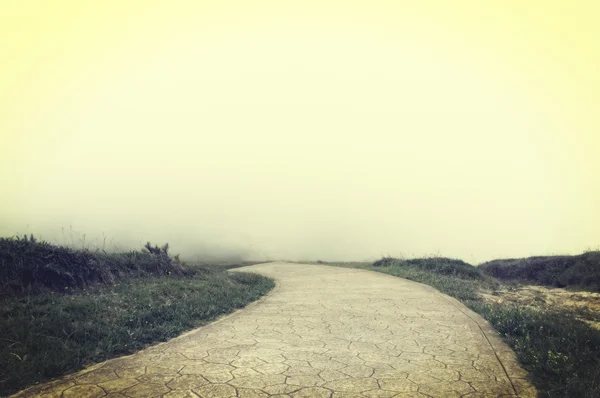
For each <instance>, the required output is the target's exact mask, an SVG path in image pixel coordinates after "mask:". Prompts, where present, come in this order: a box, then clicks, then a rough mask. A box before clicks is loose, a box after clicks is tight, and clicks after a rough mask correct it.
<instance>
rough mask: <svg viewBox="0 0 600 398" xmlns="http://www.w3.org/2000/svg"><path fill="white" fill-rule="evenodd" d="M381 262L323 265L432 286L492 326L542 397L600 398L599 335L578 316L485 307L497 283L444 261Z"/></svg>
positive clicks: (507, 306) (514, 307) (511, 306)
mask: <svg viewBox="0 0 600 398" xmlns="http://www.w3.org/2000/svg"><path fill="white" fill-rule="evenodd" d="M382 260H385V261H383V262H381V260H380V262H376V263H377V264H378V265H377V266H376V265H374V264H371V263H335V262H322V261H321V262H320V263H321V264H328V265H333V266H340V267H350V268H361V269H365V270H370V271H376V272H382V273H386V274H390V275H393V276H398V277H401V278H405V279H409V280H412V281H415V282H420V283H424V284H427V285H430V286H432V287H434V288H436V289H438V290H439V291H441V292H443V293H446V294H448V295H449V296H452V297H455V298H457V299H458V300H460V301H462V302H463V303H464V304H465V305H466V306H467V307H469V308H471V309H472V310H473V311H475V312H477V313H479V314H480V315H482V316H483V317H484V318H485V319H486V320H488V321H489V322H490V323H491V324H492V326H493V327H494V328H495V329H496V330H497V331H498V332H499V334H500V335H501V336H502V337H503V338H504V340H505V341H506V343H507V344H508V345H509V346H510V347H511V348H512V349H513V350H514V351H515V353H516V354H517V357H518V359H519V361H520V362H521V365H522V366H523V367H524V368H525V369H527V370H528V371H529V372H530V374H531V377H532V382H533V383H534V385H535V386H536V388H537V389H538V392H539V395H540V396H541V397H582V398H592V397H595V398H597V397H600V330H597V329H594V328H593V327H591V326H589V325H588V324H586V323H585V322H582V321H580V320H578V319H577V313H576V312H575V311H567V310H552V309H540V308H532V307H525V306H519V305H514V304H499V303H489V302H486V301H484V300H482V299H481V297H480V296H479V295H478V292H479V291H482V290H483V291H487V290H494V289H497V288H498V287H499V286H500V283H499V282H498V281H497V280H495V279H494V278H492V277H490V276H488V275H485V273H481V272H479V271H478V272H477V274H478V275H479V276H475V277H474V275H476V274H475V273H473V274H471V273H470V272H466V273H462V272H449V270H448V269H445V270H444V267H445V266H443V265H442V266H440V263H441V262H444V261H443V260H440V259H439V258H434V259H432V260H431V262H429V261H430V260H429V259H427V258H424V259H417V260H418V261H406V260H403V259H390V258H387V259H382ZM446 264H447V267H449V268H452V267H453V265H448V264H453V263H452V262H448V261H446ZM454 264H455V265H457V266H458V267H464V265H463V264H459V263H454ZM465 264H466V263H465ZM469 266H470V265H469ZM474 268H475V267H474ZM440 270H441V271H440Z"/></svg>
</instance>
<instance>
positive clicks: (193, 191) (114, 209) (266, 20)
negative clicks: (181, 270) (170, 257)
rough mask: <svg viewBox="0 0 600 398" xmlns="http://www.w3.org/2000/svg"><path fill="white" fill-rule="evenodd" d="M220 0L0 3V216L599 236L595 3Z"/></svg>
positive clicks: (267, 253) (269, 247)
mask: <svg viewBox="0 0 600 398" xmlns="http://www.w3.org/2000/svg"><path fill="white" fill-rule="evenodd" d="M215 3H216V2H215ZM218 3H219V4H212V2H211V3H208V2H187V1H173V2H169V3H167V2H145V1H144V2H138V1H129V0H124V1H118V2H116V1H115V2H111V1H106V2H102V4H95V5H91V4H89V3H87V4H82V3H81V2H77V1H57V2H52V6H50V5H44V4H43V3H40V2H28V1H22V2H21V1H19V2H17V1H14V2H10V1H6V2H2V3H1V4H0V57H2V60H1V61H2V62H1V63H2V65H3V66H2V67H1V68H2V69H3V73H2V75H1V76H0V87H3V88H2V89H0V112H1V113H0V137H1V138H0V139H1V141H0V145H1V148H2V152H1V154H2V158H1V159H0V167H1V170H0V183H1V185H0V186H1V187H2V192H3V193H2V195H1V198H0V234H1V235H2V236H11V235H14V234H23V233H28V234H29V233H33V234H34V235H38V236H41V237H42V238H44V239H46V240H49V241H52V242H56V243H62V244H70V245H73V246H76V247H90V248H105V249H107V250H108V249H110V250H113V249H115V248H117V249H118V248H123V249H125V248H140V247H141V245H142V244H143V243H145V242H146V241H151V242H153V243H157V244H163V243H165V242H169V243H170V245H171V246H172V248H173V251H174V252H178V253H181V254H182V256H183V257H185V258H187V259H190V260H207V259H247V260H263V259H264V260H271V259H287V260H317V259H320V260H373V259H376V258H378V257H380V256H382V255H403V256H421V255H444V256H450V257H458V258H462V259H464V260H466V261H469V262H471V263H478V262H482V261H486V260H490V259H493V258H498V257H516V256H528V255H539V254H557V253H573V254H574V253H578V252H581V251H584V250H587V249H597V248H598V245H600V228H598V227H597V226H598V225H599V224H600V206H598V203H600V188H599V187H600V180H599V177H598V176H599V175H600V158H599V157H598V149H600V138H599V134H598V131H600V120H599V118H598V114H599V112H598V111H599V110H600V109H599V108H600V105H599V104H600V94H599V93H600V75H598V73H597V71H598V70H600V59H599V55H598V52H597V51H594V49H595V46H596V45H597V43H594V42H593V39H592V38H593V37H600V28H599V27H598V25H597V24H595V21H593V18H592V17H591V16H592V15H597V14H595V13H594V12H592V11H593V10H591V9H590V8H591V7H595V8H596V11H599V10H598V9H597V8H598V6H596V5H594V4H592V3H591V2H590V3H589V5H587V6H586V5H584V4H583V3H581V4H580V3H578V5H573V7H572V9H570V10H568V11H565V10H562V9H561V8H560V7H559V5H558V3H557V4H554V3H552V2H546V1H544V2H541V1H539V2H538V1H532V2H528V4H520V3H522V2H517V1H514V2H502V3H500V2H499V3H498V4H496V5H494V4H492V3H486V4H480V3H479V2H468V1H465V2H457V3H456V4H454V5H452V7H450V6H449V5H448V4H447V3H446V2H442V1H431V2H423V4H422V5H415V4H412V3H411V4H410V6H409V4H408V3H403V2H394V3H390V2H384V1H381V2H378V1H375V2H369V3H368V4H369V5H367V3H364V5H362V6H360V5H351V4H348V3H346V2H344V3H342V2H335V1H329V2H327V1H326V2H311V1H307V2H302V4H301V5H300V4H298V5H292V4H290V3H282V4H279V3H270V2H253V1H245V2H233V1H230V2H223V3H221V2H218ZM540 7H542V8H543V9H544V10H545V15H547V18H546V19H540V18H537V17H536V15H537V11H536V10H538V9H539V8H540ZM84 234H85V237H84Z"/></svg>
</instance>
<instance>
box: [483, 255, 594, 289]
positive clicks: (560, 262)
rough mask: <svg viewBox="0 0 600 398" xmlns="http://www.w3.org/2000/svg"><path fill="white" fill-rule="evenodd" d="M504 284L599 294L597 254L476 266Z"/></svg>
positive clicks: (523, 259) (550, 257)
mask: <svg viewBox="0 0 600 398" xmlns="http://www.w3.org/2000/svg"><path fill="white" fill-rule="evenodd" d="M479 268H481V269H482V270H484V271H485V272H486V273H487V274H489V275H492V276H494V277H495V278H499V279H504V280H517V281H528V282H531V283H535V284H540V285H546V286H555V287H570V288H578V289H585V290H591V291H596V292H600V251H592V252H587V253H583V254H580V255H577V256H546V257H528V258H519V259H506V260H493V261H489V262H487V263H484V264H481V265H480V266H479Z"/></svg>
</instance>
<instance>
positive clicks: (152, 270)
mask: <svg viewBox="0 0 600 398" xmlns="http://www.w3.org/2000/svg"><path fill="white" fill-rule="evenodd" d="M191 273H192V271H191V270H190V269H186V268H185V267H184V264H183V263H182V262H181V261H180V260H179V256H174V257H172V256H170V255H169V244H165V245H164V246H162V247H158V246H152V245H151V244H150V243H149V242H148V243H146V246H145V249H144V250H141V251H129V252H124V253H107V252H106V251H104V250H102V251H100V250H97V251H89V250H74V249H71V248H68V247H64V246H56V245H52V244H50V243H48V242H43V241H38V240H36V239H35V237H34V236H33V235H31V236H30V237H27V235H25V236H24V237H22V238H20V237H13V238H0V293H2V294H12V293H23V292H39V291H42V290H54V291H63V290H68V289H73V288H84V287H88V286H91V285H94V284H98V283H104V284H106V283H114V282H115V281H117V280H119V279H120V278H123V277H140V276H149V275H153V276H164V275H174V276H183V275H184V274H187V275H189V274H191Z"/></svg>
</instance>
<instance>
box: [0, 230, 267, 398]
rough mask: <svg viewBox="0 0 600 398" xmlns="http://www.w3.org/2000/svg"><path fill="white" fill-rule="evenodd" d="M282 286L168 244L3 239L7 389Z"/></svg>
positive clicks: (0, 339)
mask: <svg viewBox="0 0 600 398" xmlns="http://www.w3.org/2000/svg"><path fill="white" fill-rule="evenodd" d="M273 286H274V284H273V282H272V281H271V280H269V279H267V278H264V277H261V276H258V275H254V274H247V273H227V272H226V271H225V269H224V268H223V267H219V268H216V269H211V268H209V267H191V266H188V265H186V264H185V263H183V262H182V261H180V260H179V258H178V257H177V256H171V255H170V254H169V251H168V245H165V246H163V247H157V246H151V245H150V244H147V245H146V248H145V249H144V250H142V251H130V252H126V253H105V252H101V251H95V252H93V251H89V250H73V249H70V248H66V247H62V246H55V245H51V244H49V243H46V242H38V241H36V240H35V239H33V237H31V238H26V237H25V238H0V330H2V335H1V336H0V396H5V395H7V394H10V393H13V392H16V391H18V390H19V389H22V388H24V387H27V386H29V385H32V384H35V383H37V382H41V381H45V380H48V379H50V378H54V377H58V376H61V375H63V374H66V373H69V372H72V371H75V370H78V369H81V368H82V367H84V366H85V365H87V364H91V363H95V362H100V361H103V360H106V359H109V358H112V357H116V356H119V355H125V354H130V353H133V352H135V351H137V350H139V349H141V348H143V347H146V346H148V345H150V344H152V343H156V342H160V341H165V340H167V339H169V338H171V337H174V336H177V335H178V334H181V333H182V332H184V331H186V330H189V329H192V328H195V327H198V326H200V325H202V324H204V323H206V322H209V321H211V320H214V319H215V318H216V317H218V316H219V315H221V314H225V313H229V312H232V311H234V310H235V309H237V308H240V307H243V306H244V305H246V304H247V303H249V302H251V301H254V300H256V299H258V298H259V297H260V296H261V295H263V294H265V293H267V292H268V291H269V290H270V289H271V288H272V287H273Z"/></svg>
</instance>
